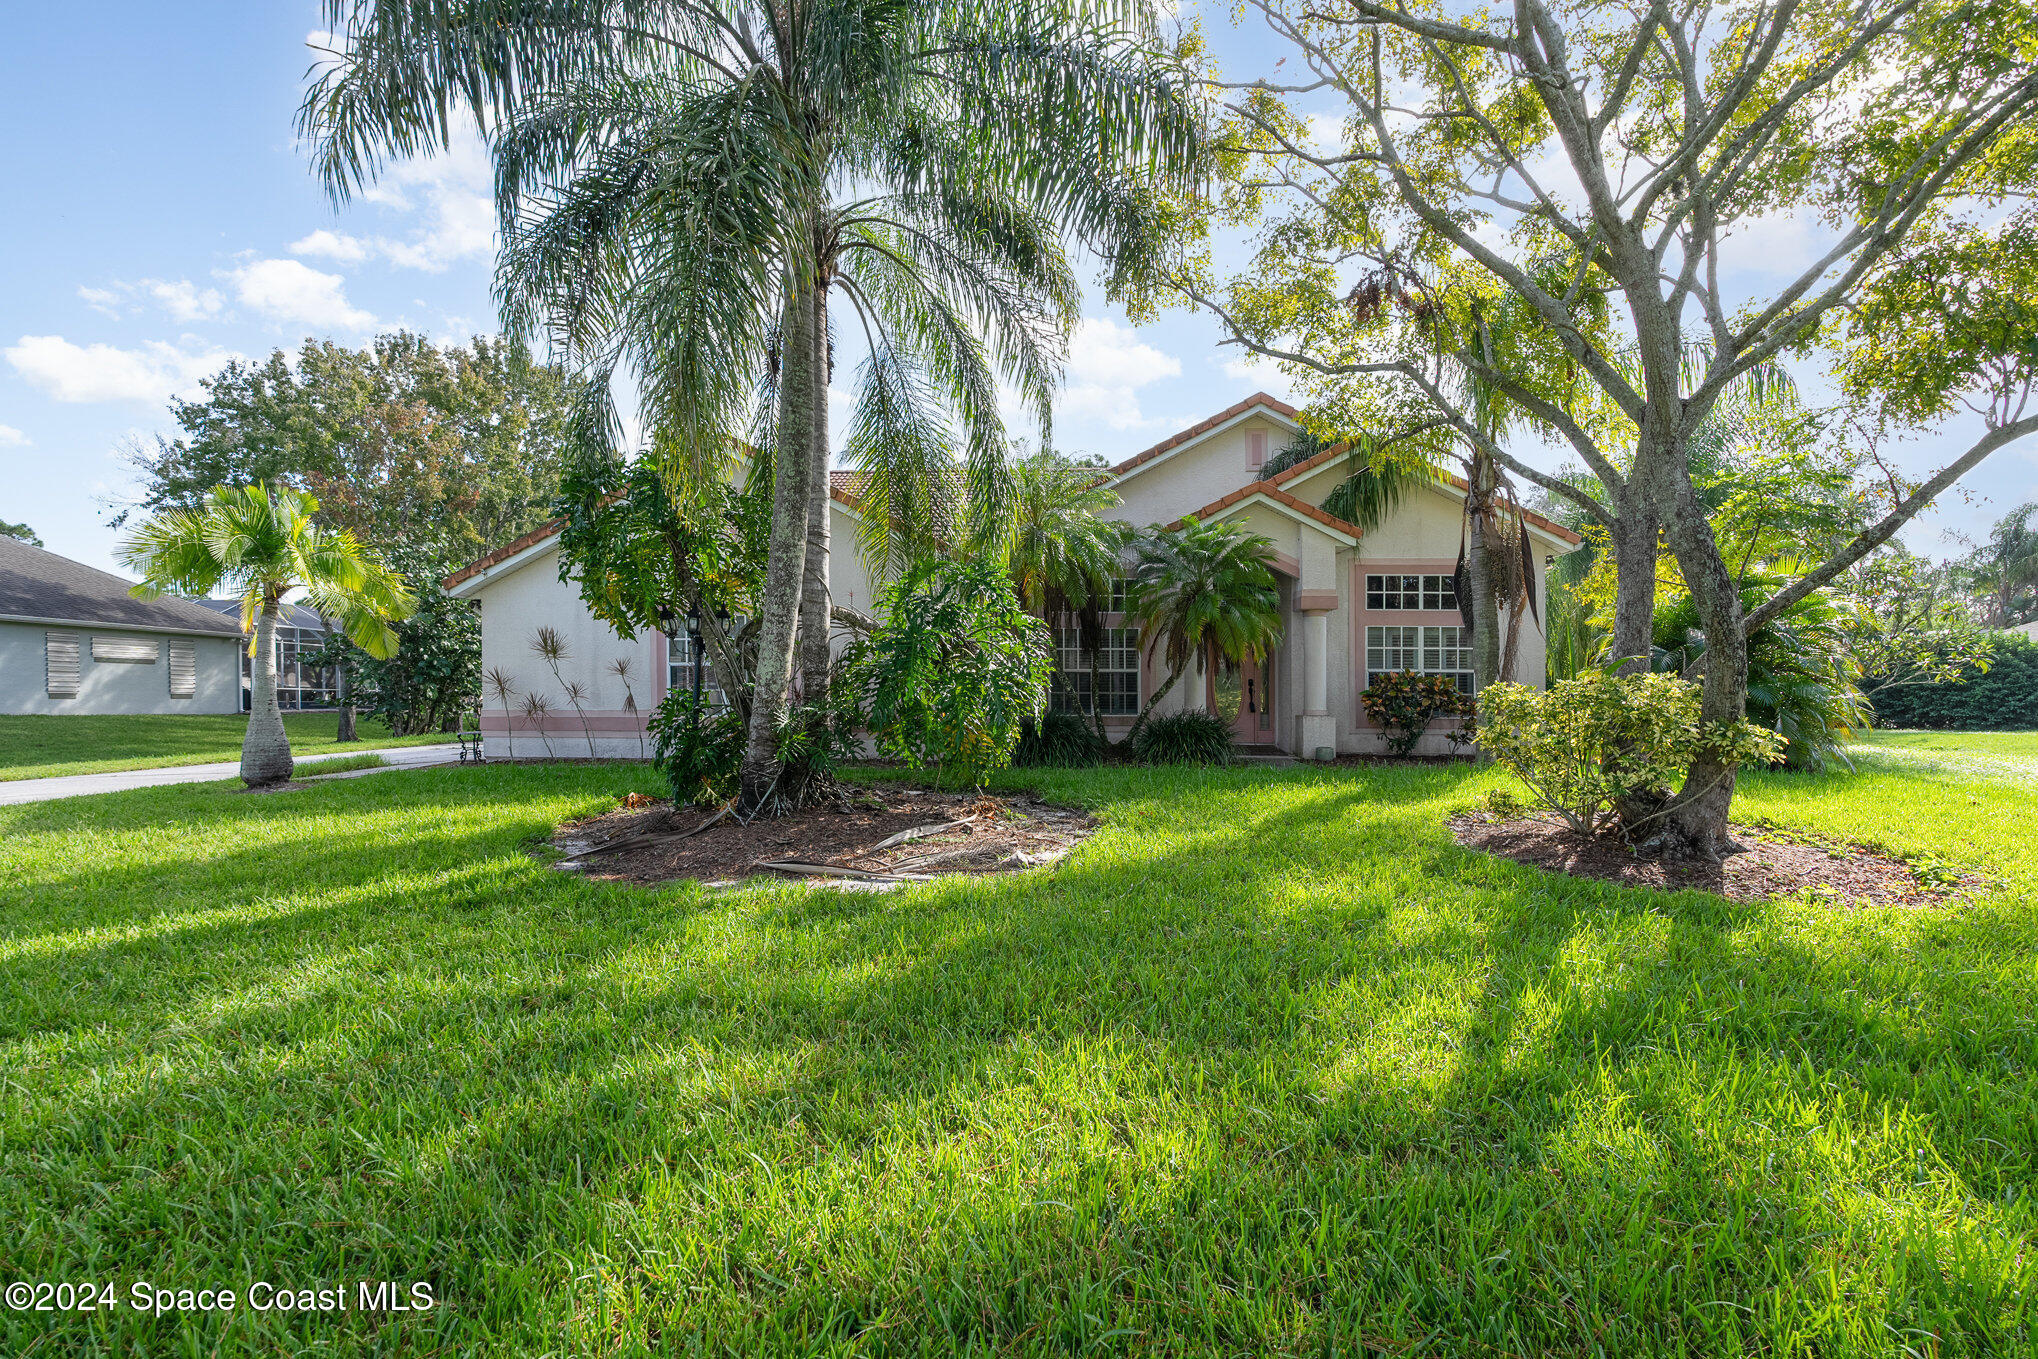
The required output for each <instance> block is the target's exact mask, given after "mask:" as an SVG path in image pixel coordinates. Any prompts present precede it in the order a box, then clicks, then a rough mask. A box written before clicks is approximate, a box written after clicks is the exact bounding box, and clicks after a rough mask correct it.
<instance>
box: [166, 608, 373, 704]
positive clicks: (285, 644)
mask: <svg viewBox="0 0 2038 1359" xmlns="http://www.w3.org/2000/svg"><path fill="white" fill-rule="evenodd" d="M192 603H194V604H197V605H198V606H199V607H200V608H206V609H211V610H212V611H213V612H214V613H217V614H222V615H224V616H225V617H227V618H231V619H233V620H234V622H235V623H236V625H238V624H239V622H240V617H241V602H240V601H239V600H238V599H196V600H193V601H192ZM331 631H332V629H330V628H328V627H327V626H326V620H325V619H323V618H321V617H319V616H318V615H317V614H316V613H313V612H312V611H311V610H310V609H307V608H305V607H304V606H303V605H302V604H285V605H283V606H282V612H281V614H280V615H279V616H278V617H277V619H276V706H277V707H279V708H281V709H283V711H285V712H299V711H302V710H304V709H307V708H331V707H334V706H335V705H337V704H338V703H339V701H340V676H339V671H337V670H336V669H334V668H333V667H331V666H315V665H306V664H305V663H304V662H303V660H302V659H301V658H302V657H304V656H308V655H310V654H311V653H313V652H314V651H317V650H318V649H319V648H320V647H322V646H324V645H325V642H326V637H327V636H328V635H329V634H330V633H331ZM254 698H255V658H254V657H253V656H251V655H249V654H248V649H247V646H246V639H243V645H242V647H241V711H242V712H246V711H248V710H249V709H251V708H252V707H254Z"/></svg>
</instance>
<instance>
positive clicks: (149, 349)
mask: <svg viewBox="0 0 2038 1359" xmlns="http://www.w3.org/2000/svg"><path fill="white" fill-rule="evenodd" d="M190 343H191V342H190V341H189V340H187V341H186V342H185V346H188V345H189V344H190ZM185 346H180V345H173V344H165V343H164V342H162V341H160V340H151V341H149V342H147V343H145V344H143V345H141V346H140V347H138V348H135V349H118V348H115V347H114V346H113V345H110V344H91V345H77V344H72V343H71V342H70V341H69V340H66V339H64V338H63V337H62V336H60V335H24V336H22V337H21V339H20V340H19V341H18V342H17V343H15V344H13V345H11V346H9V347H8V348H7V349H5V350H0V354H4V355H5V356H6V359H7V362H8V363H10V364H12V365H13V367H14V371H15V372H16V373H19V374H20V375H21V377H22V378H23V379H24V380H25V381H27V382H28V383H29V384H31V385H32V386H35V387H39V388H41V389H42V390H43V391H44V392H45V393H47V394H48V396H49V397H50V399H51V400H53V401H67V402H72V403H77V404H85V403H91V402H99V401H141V402H146V403H148V404H150V405H157V406H160V405H162V404H163V403H164V402H166V401H168V400H169V399H170V397H171V396H172V395H174V394H179V393H188V392H190V391H192V390H193V389H195V388H196V387H197V385H198V380H199V379H200V378H203V377H207V376H210V375H211V374H212V373H213V372H215V371H216V370H217V369H219V368H220V366H221V365H223V364H225V363H226V362H227V361H228V360H230V359H234V358H238V357H239V356H238V355H236V354H234V353H233V352H231V351H229V350H225V349H198V348H191V347H185Z"/></svg>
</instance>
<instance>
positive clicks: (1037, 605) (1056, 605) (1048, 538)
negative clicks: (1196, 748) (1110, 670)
mask: <svg viewBox="0 0 2038 1359" xmlns="http://www.w3.org/2000/svg"><path fill="white" fill-rule="evenodd" d="M1117 504H1118V493H1117V492H1116V491H1114V490H1112V489H1111V488H1110V487H1108V486H1107V485H1105V484H1104V479H1103V477H1102V476H1101V475H1100V474H1099V472H1098V471H1097V469H1096V468H1094V467H1082V466H1079V465H1077V464H1076V463H1073V462H1070V461H1069V460H1068V459H1067V458H1064V457H1062V456H1061V455H1060V454H1058V453H1055V452H1053V451H1052V450H1050V449H1042V450H1041V451H1040V452H1038V453H1035V454H1034V455H1033V456H1031V457H1028V458H1022V459H1020V460H1019V461H1018V462H1016V463H1014V464H1013V466H1012V495H1011V507H1012V509H1011V521H1010V525H1009V529H1008V534H1009V539H1010V543H1011V547H1010V548H1009V550H1008V552H1007V555H1006V558H1005V561H1006V566H1007V569H1008V570H1009V571H1010V572H1011V574H1012V585H1013V588H1014V589H1015V590H1016V591H1017V592H1018V594H1019V599H1020V602H1021V603H1023V604H1024V605H1025V606H1026V608H1027V611H1028V612H1030V613H1032V614H1033V615H1034V616H1035V617H1037V618H1039V619H1040V620H1041V621H1042V622H1043V623H1046V624H1047V625H1048V627H1049V628H1050V629H1052V628H1053V627H1054V625H1055V621H1056V620H1057V619H1059V618H1064V617H1067V618H1071V619H1073V621H1074V623H1075V627H1076V636H1077V640H1078V642H1079V644H1080V646H1081V649H1082V650H1083V652H1084V653H1085V654H1087V655H1088V656H1089V658H1090V720H1091V722H1092V723H1093V724H1094V725H1095V727H1096V731H1097V736H1098V738H1099V739H1102V738H1103V735H1104V706H1103V704H1102V703H1101V702H1100V701H1099V697H1100V695H1101V693H1102V683H1101V680H1102V676H1101V673H1100V671H1101V667H1102V656H1101V653H1102V650H1103V643H1104V614H1105V612H1106V611H1107V607H1108V606H1109V604H1110V602H1111V592H1112V585H1113V584H1114V582H1115V581H1116V580H1117V577H1118V567H1119V558H1120V557H1121V555H1122V554H1123V553H1124V551H1125V547H1126V544H1127V543H1128V542H1129V541H1130V540H1131V536H1132V530H1131V526H1130V525H1128V524H1124V523H1121V522H1118V521H1116V520H1111V519H1105V518H1103V517H1102V516H1103V515H1104V514H1105V513H1106V512H1107V511H1109V510H1110V509H1112V508H1113V507H1114V506H1116V505H1117Z"/></svg>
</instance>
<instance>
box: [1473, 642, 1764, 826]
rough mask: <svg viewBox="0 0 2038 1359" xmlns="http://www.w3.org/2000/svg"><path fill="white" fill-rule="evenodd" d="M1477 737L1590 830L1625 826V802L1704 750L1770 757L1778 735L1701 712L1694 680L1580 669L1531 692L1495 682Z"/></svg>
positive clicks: (1673, 781)
mask: <svg viewBox="0 0 2038 1359" xmlns="http://www.w3.org/2000/svg"><path fill="white" fill-rule="evenodd" d="M1479 725H1480V738H1479V739H1480V743H1481V745H1482V746H1483V747H1484V748H1485V750H1486V751H1487V753H1489V754H1490V755H1492V756H1493V758H1494V759H1496V760H1498V761H1499V762H1500V763H1501V764H1503V765H1506V766H1507V767H1508V768H1509V769H1511V770H1513V771H1514V773H1515V774H1516V776H1517V777H1519V778H1520V779H1521V781H1522V782H1523V783H1525V784H1527V785H1528V787H1529V792H1530V794H1531V795H1532V796H1533V797H1534V798H1535V800H1536V802H1537V804H1538V805H1539V806H1541V807H1543V808H1545V809H1546V810H1548V811H1551V812H1555V813H1556V814H1557V815H1558V816H1560V817H1562V818H1563V820H1564V822H1565V823H1566V824H1567V825H1569V826H1570V827H1571V828H1572V829H1573V830H1576V831H1580V832H1583V833H1585V834H1588V835H1600V834H1606V833H1608V832H1612V831H1623V832H1628V833H1632V832H1633V831H1635V830H1636V829H1637V828H1636V827H1634V826H1624V825H1623V824H1622V823H1621V808H1622V805H1623V804H1624V803H1632V802H1636V801H1649V802H1660V801H1661V800H1662V799H1663V798H1666V797H1668V796H1669V795H1670V792H1671V790H1672V789H1673V788H1675V787H1676V786H1677V783H1678V781H1679V780H1680V779H1681V778H1682V777H1683V775H1684V771H1685V769H1686V768H1687V767H1688V766H1689V765H1690V764H1691V762H1692V761H1693V760H1694V759H1696V758H1698V757H1699V756H1700V755H1702V754H1712V755H1716V756H1718V757H1720V758H1722V759H1723V760H1725V761H1727V762H1728V763H1730V764H1741V763H1746V762H1749V761H1764V762H1766V761H1768V760H1770V759H1773V758H1774V757H1775V755H1776V753H1777V751H1778V750H1779V749H1780V748H1781V746H1782V741H1783V738H1782V737H1780V736H1778V735H1777V734H1776V733H1775V732H1773V731H1770V730H1769V729H1768V728H1766V727H1762V726H1759V725H1757V724H1756V723H1753V722H1750V721H1747V720H1746V719H1742V720H1741V721H1738V722H1732V723H1705V722H1701V721H1700V720H1699V693H1698V686H1697V685H1695V684H1691V683H1688V682H1687V681H1685V680H1681V679H1679V678H1677V677H1676V676H1675V675H1667V674H1648V675H1615V674H1610V673H1608V672H1607V671H1604V670H1584V671H1580V672H1579V673H1578V675H1577V676H1575V677H1574V678H1572V679H1568V680H1560V681H1559V682H1557V683H1556V684H1553V685H1551V686H1550V688H1549V689H1548V690H1546V691H1541V692H1538V691H1537V690H1534V689H1529V688H1526V687H1524V686H1522V685H1519V684H1492V685H1488V686H1487V687H1486V691H1485V693H1484V694H1482V695H1481V702H1480V723H1479Z"/></svg>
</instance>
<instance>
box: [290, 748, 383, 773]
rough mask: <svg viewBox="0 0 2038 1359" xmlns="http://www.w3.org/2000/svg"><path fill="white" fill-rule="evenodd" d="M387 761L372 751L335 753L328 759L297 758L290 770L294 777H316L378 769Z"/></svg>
mask: <svg viewBox="0 0 2038 1359" xmlns="http://www.w3.org/2000/svg"><path fill="white" fill-rule="evenodd" d="M388 763H389V761H387V760H385V759H383V758H382V757H381V756H380V755H376V754H373V753H370V754H366V755H336V756H334V757H333V758H332V759H330V760H299V761H297V762H296V766H295V768H293V769H292V770H291V775H290V776H291V777H292V778H296V779H310V778H317V777H318V776H319V775H320V774H345V773H348V772H350V771H352V770H356V769H380V768H382V767H383V766H384V765H386V764H388Z"/></svg>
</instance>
